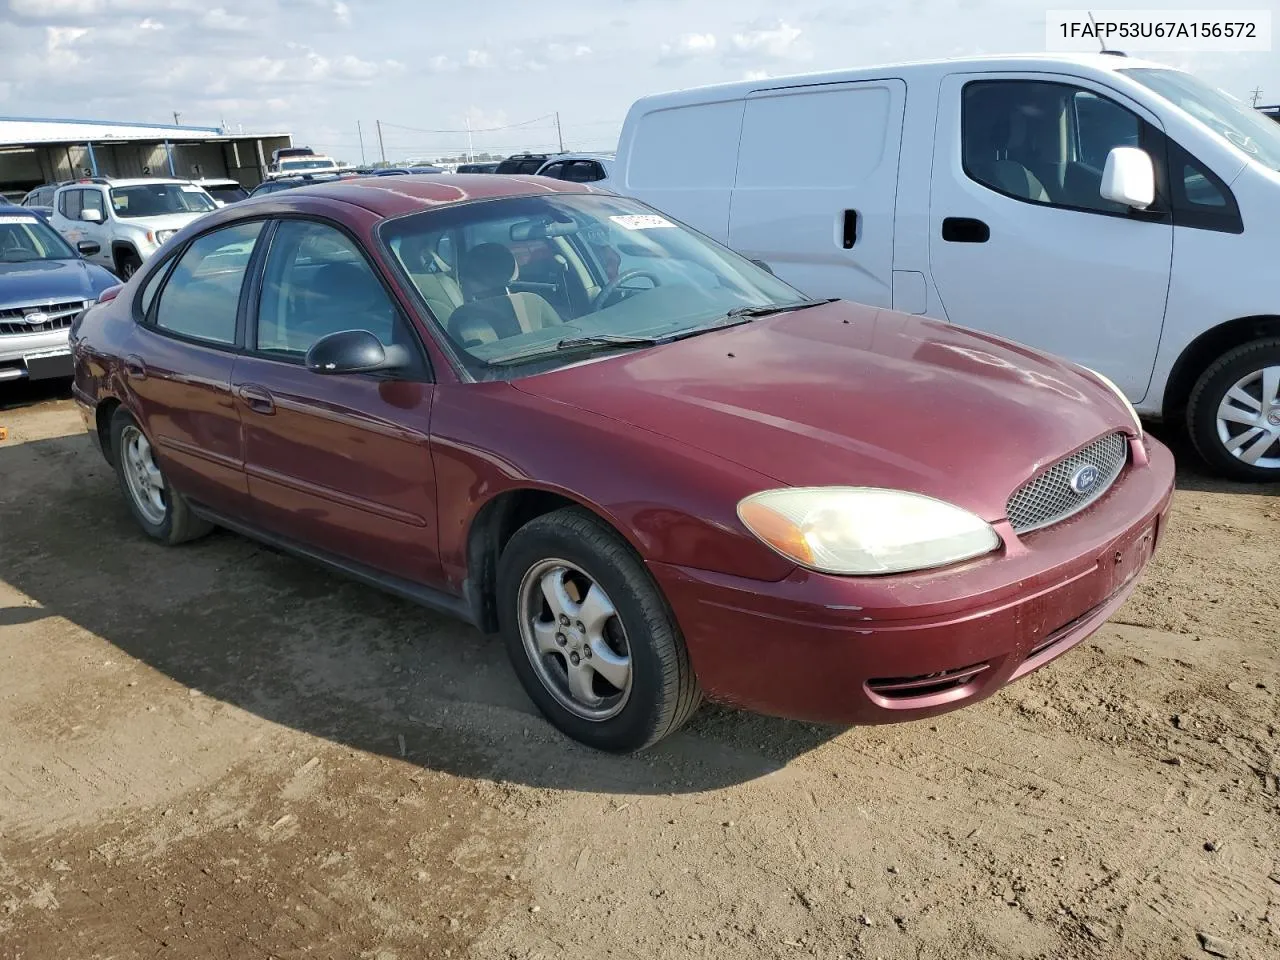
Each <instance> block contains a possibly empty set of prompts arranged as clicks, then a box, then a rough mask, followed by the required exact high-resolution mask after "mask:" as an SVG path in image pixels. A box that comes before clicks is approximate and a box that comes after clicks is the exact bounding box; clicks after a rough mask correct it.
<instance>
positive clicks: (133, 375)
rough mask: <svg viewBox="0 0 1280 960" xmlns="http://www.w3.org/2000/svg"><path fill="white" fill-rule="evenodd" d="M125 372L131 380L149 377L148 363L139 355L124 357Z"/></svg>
mask: <svg viewBox="0 0 1280 960" xmlns="http://www.w3.org/2000/svg"><path fill="white" fill-rule="evenodd" d="M124 372H125V375H126V376H127V377H128V378H129V379H130V380H145V379H147V365H146V364H145V363H144V362H143V360H142V358H141V357H138V356H132V355H131V356H128V357H125V358H124Z"/></svg>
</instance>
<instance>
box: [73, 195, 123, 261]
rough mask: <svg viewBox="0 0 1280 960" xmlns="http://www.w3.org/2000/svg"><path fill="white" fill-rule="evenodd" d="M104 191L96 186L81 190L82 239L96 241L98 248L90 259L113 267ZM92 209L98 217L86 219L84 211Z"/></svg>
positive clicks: (90, 241)
mask: <svg viewBox="0 0 1280 960" xmlns="http://www.w3.org/2000/svg"><path fill="white" fill-rule="evenodd" d="M104 200H105V198H104V197H103V192H102V191H101V190H99V189H98V188H96V187H93V188H90V189H86V190H81V191H80V211H81V212H80V217H81V220H80V241H81V242H83V241H87V242H89V243H96V244H97V245H98V250H97V252H96V253H92V254H90V255H89V256H88V259H89V260H91V261H92V262H94V263H98V264H101V265H102V266H104V267H107V268H112V267H114V266H115V264H114V263H113V262H112V259H111V230H110V227H109V224H108V220H107V216H108V215H107V208H106V203H105V202H104ZM86 210H92V211H94V212H95V213H97V215H98V219H97V220H96V221H95V220H85V219H84V211H86Z"/></svg>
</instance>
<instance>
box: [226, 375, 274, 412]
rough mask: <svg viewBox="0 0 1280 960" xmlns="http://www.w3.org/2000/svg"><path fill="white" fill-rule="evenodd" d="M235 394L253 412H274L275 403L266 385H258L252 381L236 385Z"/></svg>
mask: <svg viewBox="0 0 1280 960" xmlns="http://www.w3.org/2000/svg"><path fill="white" fill-rule="evenodd" d="M236 396H237V397H239V398H240V400H241V401H242V402H243V403H244V405H245V406H246V407H248V408H249V409H250V410H252V411H253V412H254V413H262V414H267V415H268V416H269V415H270V414H273V413H275V412H276V403H275V401H274V400H273V399H271V393H270V392H269V391H268V390H267V388H266V387H260V386H258V385H257V384H254V383H245V384H242V385H240V386H238V387H236Z"/></svg>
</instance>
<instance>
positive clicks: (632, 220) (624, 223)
mask: <svg viewBox="0 0 1280 960" xmlns="http://www.w3.org/2000/svg"><path fill="white" fill-rule="evenodd" d="M609 219H610V220H612V221H613V222H614V223H616V224H617V225H618V226H620V227H622V228H623V229H624V230H656V229H658V228H659V227H674V226H675V224H674V223H672V222H671V221H670V220H668V219H667V218H666V217H659V216H655V215H653V214H643V213H633V214H628V215H627V216H623V217H610V218H609Z"/></svg>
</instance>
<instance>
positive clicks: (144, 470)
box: [120, 424, 169, 526]
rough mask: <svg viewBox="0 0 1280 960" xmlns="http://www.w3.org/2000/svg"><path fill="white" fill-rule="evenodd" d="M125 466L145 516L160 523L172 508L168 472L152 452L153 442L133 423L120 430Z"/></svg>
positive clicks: (135, 500) (129, 483)
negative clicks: (168, 489) (166, 472)
mask: <svg viewBox="0 0 1280 960" xmlns="http://www.w3.org/2000/svg"><path fill="white" fill-rule="evenodd" d="M120 441H121V442H120V452H121V454H122V455H123V460H122V462H121V469H123V471H124V478H125V482H126V484H128V487H129V494H130V496H132V497H133V505H134V506H135V507H137V508H138V512H139V513H141V514H142V516H143V519H145V520H146V521H147V522H148V523H152V524H155V525H156V526H159V525H160V524H162V523H164V518H165V514H166V513H167V512H168V510H169V504H168V500H167V498H166V494H165V482H164V474H162V473H161V472H160V468H159V467H157V466H156V462H155V460H154V459H153V458H152V456H151V444H150V442H149V441H148V440H147V438H146V437H145V436H143V433H142V431H141V430H139V429H138V428H137V427H136V426H133V425H132V424H130V425H129V426H126V427H125V428H124V429H123V430H122V431H121V432H120Z"/></svg>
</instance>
